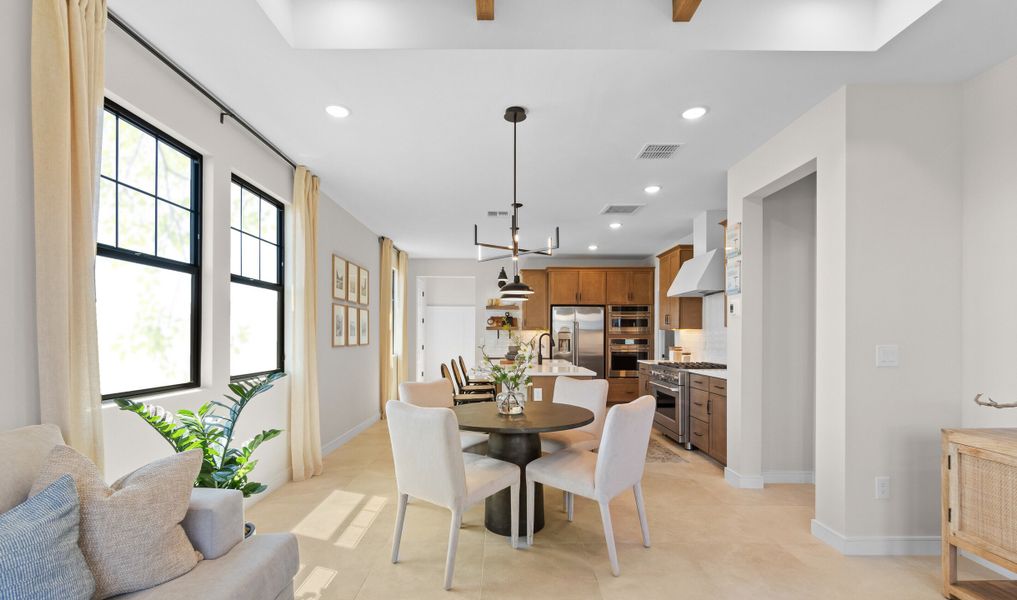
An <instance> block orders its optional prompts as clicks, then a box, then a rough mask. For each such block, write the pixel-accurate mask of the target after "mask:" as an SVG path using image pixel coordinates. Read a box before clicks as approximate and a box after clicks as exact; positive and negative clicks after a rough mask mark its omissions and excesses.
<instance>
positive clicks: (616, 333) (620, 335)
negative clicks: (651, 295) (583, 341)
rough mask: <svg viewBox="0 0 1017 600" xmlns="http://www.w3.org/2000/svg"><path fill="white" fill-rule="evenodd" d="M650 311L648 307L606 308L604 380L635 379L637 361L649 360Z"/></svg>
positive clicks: (651, 320)
mask: <svg viewBox="0 0 1017 600" xmlns="http://www.w3.org/2000/svg"><path fill="white" fill-rule="evenodd" d="M652 314H653V311H652V309H651V308H650V307H649V306H609V307H608V311H607V376H608V377H638V376H639V361H641V360H649V359H650V353H651V351H650V347H651V343H650V340H651V339H652V336H653V317H652Z"/></svg>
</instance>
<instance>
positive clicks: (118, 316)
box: [95, 100, 201, 399]
mask: <svg viewBox="0 0 1017 600" xmlns="http://www.w3.org/2000/svg"><path fill="white" fill-rule="evenodd" d="M99 174H100V177H99V215H98V229H97V237H98V239H97V241H98V247H97V249H96V262H95V285H96V318H97V322H98V334H99V377H100V386H101V391H102V396H103V398H104V399H108V398H119V397H127V396H138V395H142V394H149V393H154V392H161V391H167V390H171V389H179V388H186V387H196V386H197V385H198V383H199V380H200V358H201V357H200V352H201V340H200V318H201V231H200V227H201V156H200V155H199V154H198V153H196V152H194V151H193V150H191V149H190V148H188V147H187V146H184V145H183V144H181V143H179V142H177V141H175V140H174V139H172V138H171V137H169V136H167V135H166V134H164V133H162V132H161V131H159V130H158V129H156V128H154V127H152V126H151V125H149V124H148V123H145V122H144V121H142V120H141V119H139V118H138V117H136V116H134V115H132V114H131V113H129V112H127V111H126V110H125V109H123V108H121V107H120V106H118V105H116V104H115V103H113V102H111V101H109V100H107V101H106V109H105V111H104V113H103V129H102V157H101V164H100V169H99Z"/></svg>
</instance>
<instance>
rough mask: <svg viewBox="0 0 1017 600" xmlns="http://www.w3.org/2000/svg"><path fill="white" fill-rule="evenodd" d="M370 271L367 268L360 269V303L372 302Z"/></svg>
mask: <svg viewBox="0 0 1017 600" xmlns="http://www.w3.org/2000/svg"><path fill="white" fill-rule="evenodd" d="M369 279H370V273H369V272H368V270H367V269H360V303H361V304H370V303H371V302H370V300H371V295H370V294H371V286H370V285H369V284H370V281H369Z"/></svg>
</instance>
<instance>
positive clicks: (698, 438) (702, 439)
mask: <svg viewBox="0 0 1017 600" xmlns="http://www.w3.org/2000/svg"><path fill="white" fill-rule="evenodd" d="M689 420H690V421H692V439H691V441H692V445H693V446H695V447H696V448H699V449H700V450H702V451H704V452H709V451H710V426H709V425H708V424H706V423H703V422H702V421H700V420H699V419H689Z"/></svg>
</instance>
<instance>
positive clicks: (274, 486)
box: [244, 449, 293, 509]
mask: <svg viewBox="0 0 1017 600" xmlns="http://www.w3.org/2000/svg"><path fill="white" fill-rule="evenodd" d="M288 452H289V450H288V449H287V459H288V458H289V454H288ZM259 473H260V471H259ZM292 479H293V471H292V470H291V469H290V468H289V467H286V468H285V469H279V470H277V471H275V472H274V473H272V474H270V475H269V476H268V477H264V478H262V477H261V476H260V475H257V476H256V479H255V481H260V482H261V483H263V484H265V485H267V486H268V489H267V490H265V491H264V492H262V493H260V494H255V495H253V496H251V497H250V498H244V509H249V508H251V507H252V506H254V505H255V504H257V503H259V502H261V501H262V500H264V499H265V498H267V497H269V496H271V495H272V492H275V491H276V490H278V489H279V488H281V487H282V486H284V485H286V484H287V483H289V482H290V480H292Z"/></svg>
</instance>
